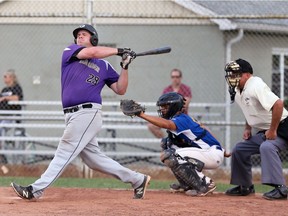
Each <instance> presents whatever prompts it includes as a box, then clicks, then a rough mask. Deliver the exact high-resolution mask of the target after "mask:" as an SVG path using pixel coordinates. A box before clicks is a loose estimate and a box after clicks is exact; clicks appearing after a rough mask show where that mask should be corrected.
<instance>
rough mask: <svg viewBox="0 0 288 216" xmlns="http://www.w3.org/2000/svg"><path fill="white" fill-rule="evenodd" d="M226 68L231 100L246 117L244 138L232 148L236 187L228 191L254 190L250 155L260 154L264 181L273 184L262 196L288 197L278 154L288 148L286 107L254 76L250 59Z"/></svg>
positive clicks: (241, 194)
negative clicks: (271, 188)
mask: <svg viewBox="0 0 288 216" xmlns="http://www.w3.org/2000/svg"><path fill="white" fill-rule="evenodd" d="M225 71H226V76H225V78H226V81H227V83H228V85H229V92H230V94H231V99H232V102H233V101H234V98H235V101H236V103H237V104H238V105H239V106H240V108H241V109H242V111H243V113H244V116H245V119H246V126H245V129H244V133H243V139H244V140H243V141H240V142H239V143H237V144H236V145H235V147H234V149H233V151H232V169H231V181H230V183H231V184H233V185H237V186H236V187H234V188H231V189H228V190H227V191H226V194H227V195H231V196H246V195H249V194H253V193H255V190H254V186H253V184H252V171H251V169H252V163H251V156H252V155H255V154H259V153H260V157H261V172H262V179H261V180H262V184H265V185H269V186H272V187H274V189H273V190H271V191H269V192H266V193H264V194H263V198H265V199H268V200H281V199H287V193H288V191H287V187H286V186H285V178H284V176H283V171H282V162H281V159H280V157H279V152H280V151H281V150H284V149H287V147H288V145H287V144H288V143H287V132H285V130H286V131H287V130H288V128H285V123H288V121H285V120H286V119H287V116H288V112H287V110H286V109H284V108H283V101H282V100H280V99H279V97H278V96H276V95H275V94H274V93H273V92H272V91H271V90H270V88H269V87H268V86H267V85H266V83H264V82H263V80H262V79H261V78H259V77H256V76H253V69H252V67H251V65H250V63H249V62H247V61H245V60H243V59H237V60H235V61H232V62H229V63H228V64H226V66H225ZM282 130H283V131H284V133H283V134H282V133H281V131H282ZM285 136H286V137H285Z"/></svg>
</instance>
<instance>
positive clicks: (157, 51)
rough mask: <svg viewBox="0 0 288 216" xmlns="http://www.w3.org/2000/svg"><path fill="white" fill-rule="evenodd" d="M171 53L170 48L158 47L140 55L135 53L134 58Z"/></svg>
mask: <svg viewBox="0 0 288 216" xmlns="http://www.w3.org/2000/svg"><path fill="white" fill-rule="evenodd" d="M169 52H171V47H160V48H156V49H152V50H148V51H144V52H140V53H136V56H137V57H138V56H146V55H158V54H164V53H169Z"/></svg>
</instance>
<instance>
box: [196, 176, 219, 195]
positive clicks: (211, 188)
mask: <svg viewBox="0 0 288 216" xmlns="http://www.w3.org/2000/svg"><path fill="white" fill-rule="evenodd" d="M215 189H216V184H215V182H214V181H213V180H212V179H211V180H210V182H209V183H208V185H207V187H206V188H205V190H204V191H198V193H197V196H206V195H207V194H209V193H213V191H214V190H215Z"/></svg>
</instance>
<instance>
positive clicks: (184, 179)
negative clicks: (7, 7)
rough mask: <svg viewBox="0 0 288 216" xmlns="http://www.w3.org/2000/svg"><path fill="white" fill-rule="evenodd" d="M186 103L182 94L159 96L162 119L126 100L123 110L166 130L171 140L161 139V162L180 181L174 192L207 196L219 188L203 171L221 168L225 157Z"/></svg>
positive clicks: (172, 186)
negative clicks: (187, 112)
mask: <svg viewBox="0 0 288 216" xmlns="http://www.w3.org/2000/svg"><path fill="white" fill-rule="evenodd" d="M184 104H185V98H184V97H183V96H182V95H180V94H179V93H176V92H170V93H166V94H163V95H162V96H160V98H159V99H158V101H157V106H159V110H158V113H159V117H158V116H151V115H147V114H146V113H145V112H144V110H143V109H142V110H141V108H140V109H138V108H137V107H139V106H137V105H136V106H133V105H131V104H130V103H129V102H128V105H127V106H125V102H124V101H123V100H122V101H121V107H122V108H121V109H122V111H123V113H124V114H126V115H130V116H132V115H137V116H139V117H140V118H142V119H144V120H146V121H148V122H150V123H151V124H153V125H156V126H157V127H160V128H165V129H167V133H168V137H166V138H163V139H162V143H161V147H162V154H161V157H160V159H161V161H162V162H163V163H164V164H165V165H166V166H167V167H169V168H170V169H171V171H172V172H173V174H174V176H175V177H176V179H177V180H178V182H179V183H177V184H174V185H171V189H173V190H174V191H184V192H185V193H186V194H187V195H190V196H206V195H207V194H209V193H212V192H213V191H214V190H215V189H216V185H215V182H214V181H213V180H212V179H211V178H209V177H208V176H205V175H204V174H203V172H202V169H216V168H218V167H219V166H220V165H221V164H222V162H223V159H224V155H225V156H226V154H225V151H224V149H222V147H221V145H220V143H219V141H218V140H217V139H216V138H215V137H214V136H213V135H212V134H211V133H210V132H209V131H208V129H207V128H205V127H204V126H203V125H200V124H199V123H198V122H197V121H195V120H194V119H192V118H191V117H190V116H189V115H187V114H185V113H184V109H183V108H184ZM126 107H127V109H126ZM130 107H131V108H130ZM126 110H128V111H126Z"/></svg>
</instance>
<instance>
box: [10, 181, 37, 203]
mask: <svg viewBox="0 0 288 216" xmlns="http://www.w3.org/2000/svg"><path fill="white" fill-rule="evenodd" d="M11 187H12V188H13V189H14V191H15V193H16V194H17V195H18V196H19V197H21V198H22V199H28V200H31V199H33V198H34V196H33V193H32V186H28V187H22V186H20V185H17V184H15V183H14V182H12V183H11Z"/></svg>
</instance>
